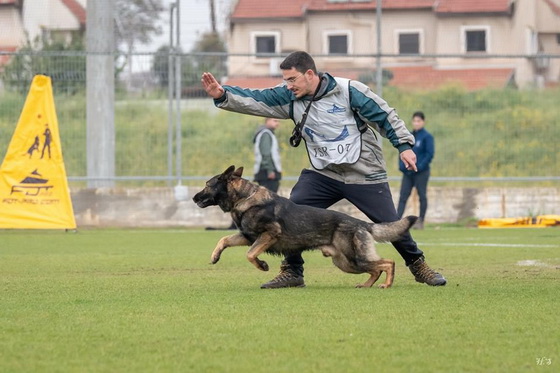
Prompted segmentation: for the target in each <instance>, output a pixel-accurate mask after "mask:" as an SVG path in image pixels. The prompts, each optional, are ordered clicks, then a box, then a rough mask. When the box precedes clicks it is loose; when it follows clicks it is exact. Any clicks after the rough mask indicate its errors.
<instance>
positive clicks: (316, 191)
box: [286, 170, 423, 266]
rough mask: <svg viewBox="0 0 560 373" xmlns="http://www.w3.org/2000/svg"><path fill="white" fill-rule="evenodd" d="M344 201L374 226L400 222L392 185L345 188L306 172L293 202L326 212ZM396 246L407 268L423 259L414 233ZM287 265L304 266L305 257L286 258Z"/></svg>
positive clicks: (294, 192) (299, 254)
mask: <svg viewBox="0 0 560 373" xmlns="http://www.w3.org/2000/svg"><path fill="white" fill-rule="evenodd" d="M343 198H346V199H347V200H348V201H349V202H350V203H352V204H353V205H354V206H356V207H357V208H358V209H359V210H360V211H361V212H363V213H364V214H365V215H366V216H367V217H368V218H369V219H371V221H373V222H374V223H389V222H392V221H396V220H399V217H398V216H397V211H396V210H395V205H394V204H393V197H392V196H391V190H390V189H389V184H388V183H380V184H345V183H343V182H340V181H337V180H334V179H331V178H329V177H327V176H324V175H321V174H319V173H317V172H314V171H311V170H303V171H302V173H301V175H300V177H299V179H298V181H297V183H296V185H295V186H294V188H293V189H292V192H291V194H290V200H291V201H293V202H294V203H296V204H298V205H307V206H313V207H319V208H324V209H326V208H328V207H330V206H331V205H333V204H335V203H336V202H338V201H340V200H341V199H343ZM392 244H393V246H394V247H395V249H397V251H398V252H399V254H400V255H401V256H402V258H403V259H404V261H405V263H406V265H409V264H411V263H412V262H414V261H415V260H416V259H418V258H419V257H421V256H422V255H423V253H422V251H421V250H420V249H419V248H418V246H417V245H416V242H414V240H413V239H412V236H411V235H410V233H406V234H405V235H404V236H403V237H402V238H401V239H400V240H398V241H395V242H392ZM286 262H287V263H288V264H290V265H296V266H298V265H299V266H301V265H303V263H304V261H303V258H302V256H301V253H298V254H294V255H290V256H286Z"/></svg>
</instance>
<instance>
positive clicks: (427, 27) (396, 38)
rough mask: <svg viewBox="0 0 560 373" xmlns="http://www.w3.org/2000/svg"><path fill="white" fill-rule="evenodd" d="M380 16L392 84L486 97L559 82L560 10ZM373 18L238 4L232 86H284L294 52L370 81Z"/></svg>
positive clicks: (529, 5) (321, 8) (404, 10)
mask: <svg viewBox="0 0 560 373" xmlns="http://www.w3.org/2000/svg"><path fill="white" fill-rule="evenodd" d="M381 6H382V21H381V45H380V47H381V48H380V49H381V53H382V56H383V58H382V61H383V69H384V70H388V71H389V75H390V76H392V79H391V80H390V81H389V84H392V85H397V86H400V87H403V88H410V89H432V88H435V87H438V86H441V85H443V84H455V83H457V84H461V85H463V86H465V87H466V88H467V89H480V88H484V87H500V86H505V85H509V84H515V85H518V86H527V85H535V84H537V85H538V84H543V83H550V84H554V83H558V82H559V81H560V59H559V58H550V56H554V55H560V0H414V1H411V0H382V3H381ZM376 9H377V1H375V0H292V1H287V2H279V1H273V0H238V2H237V4H236V6H235V7H234V9H233V11H232V14H231V17H230V28H229V30H230V31H229V33H228V36H227V39H228V46H229V52H230V53H231V54H232V56H230V58H229V60H228V67H229V76H228V77H227V82H228V84H229V83H236V82H240V83H244V84H239V85H242V86H255V87H256V88H261V87H263V85H264V84H266V86H269V84H270V83H272V82H276V83H280V82H281V80H280V79H279V78H278V76H279V75H280V73H281V71H280V70H279V69H278V64H279V63H280V62H281V61H282V59H283V56H285V55H286V54H288V53H290V52H292V51H294V50H305V51H308V52H309V53H310V54H312V55H313V56H314V57H315V59H316V62H317V65H318V68H319V69H320V70H323V71H330V72H333V71H336V72H338V73H340V74H344V75H345V76H347V77H351V78H356V79H357V78H360V77H364V76H368V75H369V76H372V75H373V72H374V70H375V66H376V60H377V59H376V55H377V53H378V46H377V34H376V33H377V25H376ZM349 56H351V58H349ZM512 56H515V57H517V58H512ZM275 76H276V78H275Z"/></svg>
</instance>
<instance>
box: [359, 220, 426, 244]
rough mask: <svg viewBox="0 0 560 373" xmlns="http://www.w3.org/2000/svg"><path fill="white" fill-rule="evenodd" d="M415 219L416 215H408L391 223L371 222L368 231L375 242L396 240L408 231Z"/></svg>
mask: <svg viewBox="0 0 560 373" xmlns="http://www.w3.org/2000/svg"><path fill="white" fill-rule="evenodd" d="M416 220H418V217H417V216H412V215H410V216H407V217H404V218H402V219H401V220H398V221H394V222H392V223H382V224H371V225H370V232H371V234H372V236H373V239H374V240H375V241H377V242H392V241H397V240H398V239H399V238H401V237H402V236H403V234H405V233H406V232H408V230H409V229H410V227H412V225H414V223H416Z"/></svg>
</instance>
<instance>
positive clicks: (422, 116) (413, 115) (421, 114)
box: [412, 111, 425, 120]
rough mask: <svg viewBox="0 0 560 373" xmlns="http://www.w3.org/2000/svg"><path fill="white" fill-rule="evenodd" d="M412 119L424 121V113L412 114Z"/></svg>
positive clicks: (416, 112)
mask: <svg viewBox="0 0 560 373" xmlns="http://www.w3.org/2000/svg"><path fill="white" fill-rule="evenodd" d="M412 117H413V118H416V117H418V118H420V119H422V120H425V119H424V113H423V112H421V111H415V112H414V114H412Z"/></svg>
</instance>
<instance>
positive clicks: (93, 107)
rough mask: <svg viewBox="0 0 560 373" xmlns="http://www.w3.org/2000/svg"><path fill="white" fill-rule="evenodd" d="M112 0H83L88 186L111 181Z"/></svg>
mask: <svg viewBox="0 0 560 373" xmlns="http://www.w3.org/2000/svg"><path fill="white" fill-rule="evenodd" d="M113 13H114V1H112V0H96V1H88V3H87V21H86V25H87V27H86V40H87V43H86V44H87V52H88V54H87V60H86V61H87V62H86V92H87V103H86V106H87V108H86V127H87V130H86V136H87V139H86V143H87V146H86V153H87V154H86V155H87V177H88V187H90V188H97V187H112V186H114V183H115V180H114V178H115V104H114V102H115V66H114V55H113V53H114V50H115V36H114V20H113Z"/></svg>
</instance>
